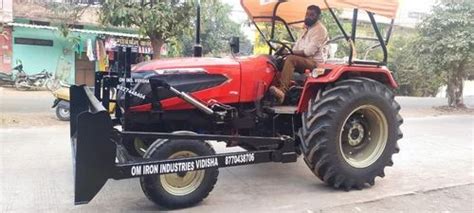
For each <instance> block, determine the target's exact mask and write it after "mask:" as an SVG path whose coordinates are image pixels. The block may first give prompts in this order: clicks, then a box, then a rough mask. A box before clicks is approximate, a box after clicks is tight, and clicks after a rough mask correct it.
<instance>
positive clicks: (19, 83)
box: [15, 79, 30, 91]
mask: <svg viewBox="0 0 474 213" xmlns="http://www.w3.org/2000/svg"><path fill="white" fill-rule="evenodd" d="M15 88H16V89H17V90H20V91H27V90H29V89H30V87H28V82H27V80H25V79H17V80H15Z"/></svg>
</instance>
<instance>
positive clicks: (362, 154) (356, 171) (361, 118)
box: [299, 78, 403, 190]
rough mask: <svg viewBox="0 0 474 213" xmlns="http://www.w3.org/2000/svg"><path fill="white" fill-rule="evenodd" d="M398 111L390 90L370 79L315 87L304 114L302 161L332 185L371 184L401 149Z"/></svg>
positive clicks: (349, 80)
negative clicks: (325, 87) (320, 88)
mask: <svg viewBox="0 0 474 213" xmlns="http://www.w3.org/2000/svg"><path fill="white" fill-rule="evenodd" d="M399 110H400V106H399V105H398V103H397V102H396V101H395V100H394V95H393V93H392V91H391V90H390V89H388V88H387V87H386V86H385V85H383V84H381V83H380V82H377V81H374V80H371V79H368V78H354V79H348V80H342V81H339V82H337V83H335V85H334V86H333V87H331V88H327V89H325V90H321V91H319V93H318V95H317V96H316V97H314V98H313V99H311V100H310V103H309V104H308V110H307V111H306V112H304V113H303V115H302V121H303V124H302V128H301V129H300V132H299V135H300V138H301V146H302V150H304V160H305V162H306V164H307V165H308V167H309V168H310V169H311V170H312V171H313V173H314V174H315V175H316V176H317V177H318V178H319V179H321V180H322V181H324V182H325V183H326V184H328V185H330V186H332V187H335V188H343V189H345V190H350V189H352V188H357V189H361V188H363V187H364V186H366V185H367V184H369V185H373V184H374V180H375V178H376V177H377V176H380V177H384V176H385V174H384V168H385V167H386V166H392V165H393V161H392V155H393V154H394V153H398V152H399V148H398V144H397V141H398V139H400V138H402V133H401V131H400V128H399V127H400V125H401V124H402V122H403V120H402V118H401V117H400V115H399V113H398V112H399Z"/></svg>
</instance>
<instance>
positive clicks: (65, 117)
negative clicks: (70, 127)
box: [56, 103, 71, 121]
mask: <svg viewBox="0 0 474 213" xmlns="http://www.w3.org/2000/svg"><path fill="white" fill-rule="evenodd" d="M70 116H71V115H70V112H69V107H66V106H64V105H63V104H61V103H60V104H58V106H57V107H56V117H57V118H58V119H59V120H60V121H69V119H70Z"/></svg>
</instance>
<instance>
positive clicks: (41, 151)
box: [0, 115, 474, 212]
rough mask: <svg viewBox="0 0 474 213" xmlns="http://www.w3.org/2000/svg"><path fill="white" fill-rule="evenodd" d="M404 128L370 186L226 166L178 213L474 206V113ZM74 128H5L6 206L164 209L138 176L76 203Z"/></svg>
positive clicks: (299, 172) (0, 148)
mask: <svg viewBox="0 0 474 213" xmlns="http://www.w3.org/2000/svg"><path fill="white" fill-rule="evenodd" d="M402 130H403V131H404V134H405V137H404V138H403V139H402V140H401V141H400V147H401V150H402V151H401V153H400V154H398V155H396V156H395V157H394V162H395V166H394V167H393V168H388V169H386V177H385V178H384V179H380V178H378V179H377V180H376V185H375V186H373V187H371V188H369V189H364V190H360V191H358V190H356V191H351V192H344V191H337V190H333V189H331V188H329V187H327V186H325V185H324V184H323V183H322V182H321V181H319V180H317V179H316V178H315V177H314V176H313V174H312V173H311V172H310V171H309V170H308V169H307V168H306V165H305V164H304V163H303V161H302V160H301V159H299V160H298V162H297V163H294V164H277V163H269V164H260V165H254V166H246V167H235V168H228V169H221V170H220V176H219V180H218V183H217V185H216V187H215V189H214V191H213V192H212V193H211V194H210V196H209V197H208V198H207V199H206V200H205V201H204V202H203V203H201V204H200V205H198V206H196V207H193V208H189V209H185V210H181V211H178V212H248V211H250V212H319V211H322V212H347V211H355V212H358V211H372V212H382V211H409V212H419V211H427V212H432V211H438V212H441V211H456V212H457V211H469V212H472V211H474V209H473V203H472V202H471V201H473V197H474V192H473V184H474V180H473V177H474V171H473V144H474V143H473V140H474V139H473V137H474V136H473V133H474V116H470V115H457V116H439V117H424V118H406V119H405V124H404V125H403V127H402ZM68 134H69V133H68V127H67V126H66V125H62V126H55V127H43V128H40V127H38V128H30V129H18V128H16V129H0V141H1V143H0V174H1V175H0V184H1V186H0V193H1V194H0V212H33V211H34V212H37V211H39V212H64V211H75V212H117V211H124V212H129V211H154V210H157V209H158V210H159V208H158V207H156V206H155V205H153V204H152V203H151V202H149V201H148V200H147V199H146V197H145V196H144V195H143V193H142V192H141V189H140V187H139V184H138V180H136V179H130V180H122V181H109V182H108V183H107V184H106V186H105V187H104V188H103V189H102V191H101V192H100V193H99V194H98V195H97V197H96V198H95V199H94V200H93V201H92V202H91V203H90V204H88V205H84V206H73V204H72V200H73V185H72V184H73V183H72V163H71V150H70V144H69V140H68ZM217 149H218V150H219V151H222V146H221V145H219V146H217Z"/></svg>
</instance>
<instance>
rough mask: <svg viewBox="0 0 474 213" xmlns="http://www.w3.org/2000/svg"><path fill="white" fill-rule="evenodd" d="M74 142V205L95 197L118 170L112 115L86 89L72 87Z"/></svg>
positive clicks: (71, 122) (72, 133)
mask: <svg viewBox="0 0 474 213" xmlns="http://www.w3.org/2000/svg"><path fill="white" fill-rule="evenodd" d="M69 92H70V97H71V108H70V109H71V121H70V127H71V143H72V156H73V164H74V165H73V166H74V203H75V204H76V205H78V204H86V203H88V202H89V201H91V200H92V198H94V196H95V195H96V194H97V193H98V192H99V190H100V189H101V188H102V186H104V184H105V182H106V181H107V179H108V178H110V177H112V176H113V173H114V171H115V170H114V168H115V156H116V145H115V143H114V142H113V141H112V140H111V136H112V130H113V127H112V120H111V118H110V115H109V114H108V112H107V111H106V110H105V108H104V107H103V106H102V105H101V103H100V102H99V101H98V100H97V98H96V97H95V96H94V95H93V94H92V92H91V91H90V90H89V89H88V88H87V87H85V86H71V88H70V90H69Z"/></svg>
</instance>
